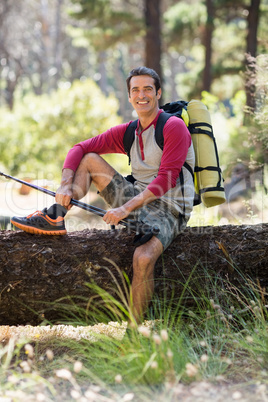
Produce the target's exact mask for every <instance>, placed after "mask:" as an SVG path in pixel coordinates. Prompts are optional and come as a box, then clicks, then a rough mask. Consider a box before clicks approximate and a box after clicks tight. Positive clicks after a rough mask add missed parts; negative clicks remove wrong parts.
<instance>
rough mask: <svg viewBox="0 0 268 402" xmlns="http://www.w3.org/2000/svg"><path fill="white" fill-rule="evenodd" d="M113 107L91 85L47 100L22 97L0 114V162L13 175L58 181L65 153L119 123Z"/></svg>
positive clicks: (85, 83)
mask: <svg viewBox="0 0 268 402" xmlns="http://www.w3.org/2000/svg"><path fill="white" fill-rule="evenodd" d="M117 109H118V104H117V101H116V100H115V98H114V97H113V96H109V97H108V98H106V97H105V96H104V95H103V94H102V92H101V91H100V89H99V87H98V86H97V85H96V84H95V83H94V82H93V81H91V80H86V81H83V82H79V81H76V82H74V83H73V85H72V86H71V87H69V88H62V89H59V90H58V91H57V92H53V93H52V94H51V95H42V96H33V95H29V96H26V97H25V98H24V99H23V101H22V102H20V103H18V104H17V106H16V108H15V110H14V111H13V112H9V111H8V110H6V109H3V108H2V109H0V160H1V164H3V165H4V167H5V168H7V169H8V171H9V172H11V173H12V174H17V173H18V172H24V173H25V174H27V173H34V172H36V171H37V170H39V169H40V170H44V169H46V171H47V172H48V171H51V172H55V174H56V171H57V173H58V174H59V175H60V172H61V168H62V164H63V162H64V159H65V156H66V154H67V152H68V151H69V149H70V148H71V147H72V146H73V145H74V144H76V143H78V142H80V141H83V140H86V139H87V138H90V137H93V136H95V135H97V134H100V133H102V132H104V131H105V130H107V129H108V128H109V127H111V126H114V125H116V124H119V123H120V118H119V117H118V116H117Z"/></svg>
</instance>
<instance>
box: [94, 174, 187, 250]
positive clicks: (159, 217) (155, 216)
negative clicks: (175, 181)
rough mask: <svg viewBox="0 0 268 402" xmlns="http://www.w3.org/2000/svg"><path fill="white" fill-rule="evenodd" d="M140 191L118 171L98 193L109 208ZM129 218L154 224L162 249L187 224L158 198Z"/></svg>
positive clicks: (118, 205)
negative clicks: (158, 230) (157, 229)
mask: <svg viewBox="0 0 268 402" xmlns="http://www.w3.org/2000/svg"><path fill="white" fill-rule="evenodd" d="M141 191H142V190H141V189H140V188H139V187H138V186H137V185H135V183H134V184H133V183H131V182H129V181H128V180H126V179H125V178H124V177H123V176H121V175H120V174H119V173H115V175H114V177H113V178H112V180H111V182H110V183H109V184H108V186H107V187H105V189H104V190H102V191H101V192H100V193H99V194H100V196H101V197H102V198H103V199H104V200H105V201H106V202H107V204H108V205H109V206H110V207H111V208H117V207H120V206H122V205H123V204H125V203H126V202H127V201H129V200H130V199H132V198H133V197H135V196H136V195H137V194H139V193H140V192H141ZM129 218H130V219H134V220H138V221H139V222H143V223H147V224H149V225H151V226H154V225H156V226H157V227H158V228H159V229H160V232H159V233H158V234H157V235H156V237H157V238H158V239H159V240H160V241H161V243H162V245H163V247H164V250H165V249H166V248H167V247H168V246H169V245H170V244H171V242H172V241H173V240H174V239H175V238H176V237H177V236H178V234H179V233H181V232H183V231H184V230H185V228H186V225H187V221H186V220H185V218H184V217H181V219H180V220H179V219H178V218H177V217H175V216H174V215H173V214H172V213H171V212H170V211H169V210H168V208H167V207H165V205H164V204H163V202H161V201H160V200H155V201H152V202H150V203H149V204H148V205H146V206H144V207H142V208H140V209H137V210H136V211H134V212H133V214H131V215H129Z"/></svg>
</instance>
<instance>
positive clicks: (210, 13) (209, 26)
mask: <svg viewBox="0 0 268 402" xmlns="http://www.w3.org/2000/svg"><path fill="white" fill-rule="evenodd" d="M206 7H207V22H206V26H205V34H204V47H205V68H204V72H203V90H205V91H207V92H209V91H210V87H211V83H212V73H211V63H212V61H211V59H212V37H213V32H214V17H215V15H214V14H215V13H214V5H213V0H206Z"/></svg>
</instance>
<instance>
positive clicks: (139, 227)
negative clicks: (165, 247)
mask: <svg viewBox="0 0 268 402" xmlns="http://www.w3.org/2000/svg"><path fill="white" fill-rule="evenodd" d="M0 176H4V177H5V178H6V179H11V180H14V181H16V182H18V183H21V184H25V185H26V186H28V187H31V188H34V189H35V190H38V191H42V192H43V193H45V194H48V195H51V196H52V197H55V195H56V193H55V192H54V191H51V190H48V189H46V188H43V187H39V186H37V185H36V184H32V183H28V182H27V181H24V180H20V179H17V178H16V177H13V176H10V175H8V174H5V173H3V172H0ZM70 204H72V205H74V206H76V207H78V208H81V209H84V210H85V211H88V212H92V213H93V214H95V215H98V216H104V215H105V214H106V211H105V210H104V209H101V208H98V207H95V206H94V205H90V204H86V203H84V202H81V201H78V200H75V199H73V198H71V201H70ZM118 224H120V225H123V226H125V227H127V228H129V229H130V230H132V231H134V232H136V235H137V236H140V235H146V236H148V237H150V238H151V237H152V236H153V235H156V234H158V233H159V228H158V227H156V226H153V227H152V226H150V225H148V224H146V223H142V222H138V221H134V220H132V219H122V220H121V221H120V222H118ZM149 235H151V236H149ZM146 238H147V237H146ZM148 240H149V238H148ZM148 240H146V241H148ZM144 243H145V242H144ZM144 243H141V244H144Z"/></svg>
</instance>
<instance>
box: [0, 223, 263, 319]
mask: <svg viewBox="0 0 268 402" xmlns="http://www.w3.org/2000/svg"><path fill="white" fill-rule="evenodd" d="M267 234H268V224H267V223H266V224H262V225H254V226H231V225H227V226H218V227H212V226H207V227H196V228H191V227H189V228H187V229H186V230H185V232H184V233H182V234H181V235H180V236H178V237H177V239H176V240H175V241H174V242H173V243H172V244H171V245H170V247H169V248H168V249H167V250H166V251H165V253H164V254H163V258H159V260H158V261H157V264H156V268H155V295H156V296H159V297H160V298H162V297H165V298H166V300H170V299H171V295H172V294H173V295H175V296H176V297H175V299H176V303H177V304H178V299H179V298H180V297H181V295H182V294H183V295H184V297H183V300H182V301H181V303H182V304H185V305H186V304H187V306H188V305H191V303H192V302H193V294H195V297H196V298H199V300H200V301H202V297H203V296H204V291H205V289H206V287H207V288H208V293H207V295H208V297H210V296H211V295H214V296H215V292H216V288H215V284H216V282H217V281H218V282H220V286H221V290H220V291H221V293H222V292H223V293H224V283H225V282H226V283H232V284H233V285H236V286H237V287H238V288H239V289H240V290H241V291H242V292H243V285H244V283H245V281H246V278H247V277H249V278H251V279H252V283H255V284H258V285H259V286H260V287H261V288H267V287H268V263H267V261H268V247H267V245H268V242H267ZM132 239H133V234H128V233H127V230H107V231H104V230H97V229H93V230H90V231H89V230H84V231H81V232H72V233H69V234H68V235H65V236H41V235H39V236H34V235H30V234H27V233H24V232H21V231H16V232H14V231H4V230H2V231H0V306H1V309H0V325H16V324H21V325H25V324H31V325H36V324H40V323H41V322H42V321H44V320H49V321H50V322H52V323H56V322H60V321H61V320H63V319H64V318H66V317H67V318H68V314H67V313H66V311H63V310H62V309H61V308H60V307H59V306H60V303H59V302H57V300H59V299H61V298H65V297H68V298H69V303H70V299H72V300H73V301H74V302H75V303H76V304H77V305H79V306H81V307H82V308H85V309H86V307H87V303H88V301H89V299H90V298H91V297H92V296H93V294H94V292H93V290H92V289H90V288H89V287H88V286H86V282H87V283H89V282H92V281H93V282H94V283H96V284H97V285H98V286H99V287H101V288H103V289H105V290H107V291H108V292H109V293H110V294H112V295H113V296H114V297H115V298H117V299H118V297H119V296H118V295H117V293H116V289H117V287H116V284H115V280H114V279H113V276H114V278H116V279H117V281H118V283H119V284H120V285H122V275H120V272H122V271H124V272H125V273H126V274H127V276H128V277H129V278H130V280H131V275H132V255H133V252H134V246H133V244H132ZM116 267H118V269H117V268H116ZM223 297H224V294H223ZM94 300H95V299H94V298H93V299H91V303H92V304H91V306H92V307H93V306H95V307H96V305H97V303H98V302H97V300H98V299H96V301H95V302H94ZM65 303H66V305H68V300H65ZM94 303H95V304H94ZM70 306H71V304H70Z"/></svg>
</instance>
